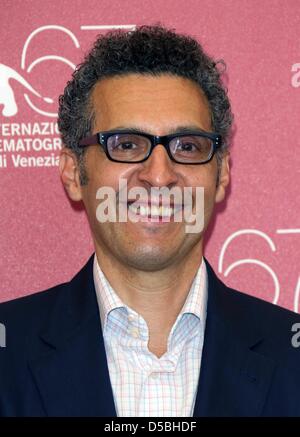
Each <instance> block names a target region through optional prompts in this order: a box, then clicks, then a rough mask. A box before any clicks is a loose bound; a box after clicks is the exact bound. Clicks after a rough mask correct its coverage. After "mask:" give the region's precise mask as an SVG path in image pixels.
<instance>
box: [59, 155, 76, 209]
mask: <svg viewBox="0 0 300 437" xmlns="http://www.w3.org/2000/svg"><path fill="white" fill-rule="evenodd" d="M59 172H60V177H61V180H62V183H63V185H64V187H65V190H66V191H67V193H68V196H69V197H70V199H71V200H73V201H75V202H78V201H80V200H81V199H82V193H81V185H80V178H79V167H78V162H77V157H76V155H75V154H74V152H72V151H71V150H70V149H68V148H67V147H63V148H62V150H61V152H60V156H59Z"/></svg>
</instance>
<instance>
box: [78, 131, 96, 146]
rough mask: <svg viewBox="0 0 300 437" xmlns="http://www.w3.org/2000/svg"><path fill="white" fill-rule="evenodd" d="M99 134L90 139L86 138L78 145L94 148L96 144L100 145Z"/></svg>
mask: <svg viewBox="0 0 300 437" xmlns="http://www.w3.org/2000/svg"><path fill="white" fill-rule="evenodd" d="M98 143H99V140H98V134H95V135H91V136H90V137H87V138H84V139H83V140H81V141H80V142H79V144H78V146H79V147H81V146H93V145H94V144H98Z"/></svg>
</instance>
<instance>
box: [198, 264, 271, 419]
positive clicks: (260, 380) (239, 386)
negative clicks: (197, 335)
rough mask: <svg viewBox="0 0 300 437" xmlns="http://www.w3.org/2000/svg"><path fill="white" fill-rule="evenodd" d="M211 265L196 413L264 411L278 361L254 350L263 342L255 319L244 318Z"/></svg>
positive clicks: (251, 412)
mask: <svg viewBox="0 0 300 437" xmlns="http://www.w3.org/2000/svg"><path fill="white" fill-rule="evenodd" d="M206 265H207V271H208V284H209V285H208V304H207V319H206V328H205V336H204V346H203V353H202V363H201V371H200V378H199V384H198V392H197V397H196V403H195V408H194V416H195V417H197V416H232V417H233V416H259V415H260V413H261V411H262V408H263V405H264V402H265V399H266V395H267V392H268V388H269V385H270V382H271V379H272V376H273V372H274V368H275V363H274V362H273V360H271V359H269V358H267V357H266V356H264V355H261V354H259V353H257V352H255V350H254V349H255V345H257V344H259V343H260V342H261V341H263V338H262V336H261V335H260V333H259V331H258V329H257V327H256V325H255V320H251V323H249V322H247V321H246V320H242V319H239V317H240V315H239V311H238V307H235V306H234V305H232V300H231V296H230V293H231V291H229V290H228V289H227V287H226V286H225V285H224V284H223V283H222V282H221V281H220V280H219V279H218V278H217V276H216V275H215V273H214V272H213V269H212V268H211V267H210V265H209V264H208V262H207V261H206ZM232 293H233V292H232ZM249 325H250V326H249Z"/></svg>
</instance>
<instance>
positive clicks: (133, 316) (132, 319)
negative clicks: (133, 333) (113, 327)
mask: <svg viewBox="0 0 300 437" xmlns="http://www.w3.org/2000/svg"><path fill="white" fill-rule="evenodd" d="M128 320H129V321H130V322H133V321H134V320H135V315H134V314H129V316H128Z"/></svg>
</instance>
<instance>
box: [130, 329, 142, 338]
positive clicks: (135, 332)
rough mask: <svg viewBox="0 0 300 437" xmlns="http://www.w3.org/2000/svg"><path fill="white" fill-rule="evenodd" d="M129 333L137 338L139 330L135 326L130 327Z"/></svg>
mask: <svg viewBox="0 0 300 437" xmlns="http://www.w3.org/2000/svg"><path fill="white" fill-rule="evenodd" d="M130 334H131V335H132V337H133V338H138V337H139V336H140V335H139V330H138V329H137V328H132V329H130Z"/></svg>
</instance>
